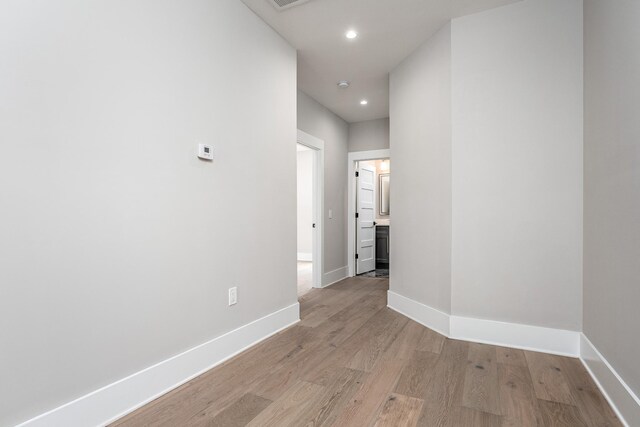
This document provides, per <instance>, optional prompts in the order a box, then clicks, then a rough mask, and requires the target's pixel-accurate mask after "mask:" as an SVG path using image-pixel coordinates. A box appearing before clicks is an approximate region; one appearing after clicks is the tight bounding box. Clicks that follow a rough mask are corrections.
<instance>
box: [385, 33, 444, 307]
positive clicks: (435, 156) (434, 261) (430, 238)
mask: <svg viewBox="0 0 640 427" xmlns="http://www.w3.org/2000/svg"><path fill="white" fill-rule="evenodd" d="M389 115H390V118H391V151H392V161H393V191H392V193H391V205H392V206H393V225H392V233H393V238H392V239H391V260H390V263H391V282H390V287H391V290H392V291H394V292H396V293H399V294H401V295H404V296H406V297H408V298H411V299H413V300H416V301H419V302H421V303H423V304H426V305H429V306H431V307H435V308H437V309H439V310H441V311H444V312H447V313H449V312H450V310H451V27H450V26H449V25H447V26H445V27H444V28H443V29H442V30H440V31H439V32H438V33H437V34H435V35H434V36H433V37H432V38H431V39H429V40H428V41H427V42H426V43H424V44H423V45H422V46H421V47H420V48H419V49H418V50H417V51H416V52H414V53H413V54H412V55H411V56H410V57H409V58H407V59H406V60H405V61H404V62H402V63H401V64H400V65H399V66H398V67H397V68H396V69H395V70H393V72H392V73H391V76H390V109H389Z"/></svg>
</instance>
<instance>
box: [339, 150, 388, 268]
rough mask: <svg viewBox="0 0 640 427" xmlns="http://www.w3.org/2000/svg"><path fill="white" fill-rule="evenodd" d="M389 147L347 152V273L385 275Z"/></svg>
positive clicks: (386, 265)
mask: <svg viewBox="0 0 640 427" xmlns="http://www.w3.org/2000/svg"><path fill="white" fill-rule="evenodd" d="M390 157H391V156H390V150H375V151H367V152H354V153H349V176H350V183H349V191H348V200H349V208H348V211H349V213H348V215H349V216H348V222H347V223H348V229H349V230H348V252H349V275H350V276H356V275H357V276H365V277H383V278H387V277H389V273H390V265H391V262H390V253H391V243H390V242H391V203H390V181H391V160H390Z"/></svg>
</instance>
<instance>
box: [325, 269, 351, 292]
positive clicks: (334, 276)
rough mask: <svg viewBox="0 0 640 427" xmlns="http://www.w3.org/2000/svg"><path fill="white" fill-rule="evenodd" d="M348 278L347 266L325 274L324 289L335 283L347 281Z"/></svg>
mask: <svg viewBox="0 0 640 427" xmlns="http://www.w3.org/2000/svg"><path fill="white" fill-rule="evenodd" d="M347 277H348V276H347V266H346V265H345V266H344V267H340V268H338V269H336V270H333V271H330V272H328V273H324V277H323V280H322V287H323V288H326V287H327V286H331V285H333V284H334V283H338V282H339V281H341V280H344V279H346V278H347Z"/></svg>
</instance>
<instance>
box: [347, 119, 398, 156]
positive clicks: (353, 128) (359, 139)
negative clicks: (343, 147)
mask: <svg viewBox="0 0 640 427" xmlns="http://www.w3.org/2000/svg"><path fill="white" fill-rule="evenodd" d="M387 148H389V118H386V119H377V120H367V121H366V122H357V123H351V124H349V152H352V151H368V150H384V149H387Z"/></svg>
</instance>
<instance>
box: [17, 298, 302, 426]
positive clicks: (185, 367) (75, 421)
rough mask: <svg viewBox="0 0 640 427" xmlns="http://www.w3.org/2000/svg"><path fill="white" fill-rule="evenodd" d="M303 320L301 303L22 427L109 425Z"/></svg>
mask: <svg viewBox="0 0 640 427" xmlns="http://www.w3.org/2000/svg"><path fill="white" fill-rule="evenodd" d="M299 320H300V305H299V304H298V303H295V304H292V305H290V306H288V307H285V308H283V309H281V310H278V311H276V312H274V313H271V314H269V315H267V316H265V317H263V318H261V319H258V320H255V321H253V322H251V323H248V324H246V325H244V326H241V327H240V328H238V329H235V330H233V331H231V332H228V333H226V334H224V335H221V336H219V337H217V338H214V339H212V340H211V341H208V342H206V343H204V344H201V345H199V346H197V347H194V348H192V349H190V350H187V351H185V352H184V353H181V354H178V355H176V356H173V357H171V358H169V359H167V360H164V361H162V362H160V363H157V364H155V365H153V366H150V367H149V368H146V369H144V370H142V371H140V372H137V373H135V374H133V375H130V376H128V377H126V378H123V379H121V380H119V381H116V382H115V383H113V384H109V385H107V386H105V387H102V388H100V389H99V390H96V391H94V392H92V393H89V394H87V395H85V396H83V397H80V398H78V399H76V400H74V401H72V402H69V403H67V404H65V405H62V406H60V407H58V408H56V409H53V410H51V411H49V412H46V413H44V414H42V415H39V416H37V417H35V418H33V419H31V420H29V421H26V422H24V423H22V424H20V426H19V427H45V426H46V427H63V426H64V427H75V426H78V427H81V426H82V427H84V426H102V425H105V424H108V423H110V422H112V421H115V420H117V419H119V418H121V417H122V416H124V415H126V414H128V413H130V412H132V411H134V410H135V409H137V408H139V407H141V406H143V405H145V404H146V403H149V402H150V401H152V400H154V399H156V398H157V397H159V396H161V395H163V394H165V393H167V392H169V391H171V390H173V389H174V388H176V387H178V386H180V385H182V384H184V383H185V382H187V381H189V380H191V379H193V378H195V377H197V376H198V375H200V374H202V373H203V372H206V371H208V370H209V369H211V368H213V367H214V366H216V365H218V364H220V363H222V362H224V361H225V360H227V359H229V358H231V357H233V356H235V355H236V354H238V353H240V352H242V351H244V350H246V349H247V348H249V347H251V346H253V345H255V344H257V343H258V342H260V341H262V340H264V339H266V338H268V337H270V336H271V335H274V334H276V333H277V332H279V331H281V330H283V329H285V328H287V327H289V326H291V325H293V324H294V323H296V322H298V321H299Z"/></svg>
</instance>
